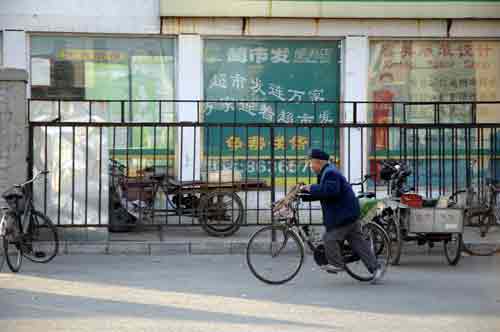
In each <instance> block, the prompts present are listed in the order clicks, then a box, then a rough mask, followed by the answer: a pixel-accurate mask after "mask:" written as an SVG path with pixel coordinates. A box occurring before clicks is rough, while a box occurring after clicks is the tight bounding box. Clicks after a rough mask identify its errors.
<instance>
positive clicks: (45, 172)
mask: <svg viewBox="0 0 500 332" xmlns="http://www.w3.org/2000/svg"><path fill="white" fill-rule="evenodd" d="M49 173H50V172H49V171H47V170H45V171H40V172H38V174H36V175H35V176H34V177H33V178H32V179H31V180H28V181H26V182H24V183H21V184H15V185H14V187H18V188H20V187H24V186H26V185H27V184H30V183H32V182H35V181H36V179H38V177H39V176H40V175H47V174H49Z"/></svg>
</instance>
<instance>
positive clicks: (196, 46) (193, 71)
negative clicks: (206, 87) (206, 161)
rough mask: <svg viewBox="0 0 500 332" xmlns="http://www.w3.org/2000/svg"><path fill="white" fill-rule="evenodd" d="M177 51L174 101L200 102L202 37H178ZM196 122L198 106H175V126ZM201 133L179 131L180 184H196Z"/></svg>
mask: <svg viewBox="0 0 500 332" xmlns="http://www.w3.org/2000/svg"><path fill="white" fill-rule="evenodd" d="M177 47H178V56H177V79H176V82H177V83H176V97H177V99H178V100H192V101H197V100H201V99H203V97H202V95H203V94H202V82H203V78H202V77H203V75H202V72H203V68H202V62H203V61H202V57H203V47H202V40H201V37H200V36H199V35H179V38H178V41H177ZM197 119H198V104H197V103H196V102H190V103H184V102H182V103H177V121H178V122H196V121H197ZM200 133H201V131H200V130H199V129H194V128H193V127H184V128H183V129H182V130H181V129H179V132H178V138H179V140H178V142H177V155H178V156H180V158H179V162H178V169H179V179H180V180H181V181H186V180H198V179H199V177H200V162H201V158H200V156H201V153H200V149H201V144H200V141H201V139H200ZM195 135H196V137H195ZM181 145H182V146H181ZM195 146H196V149H195ZM181 147H182V148H181ZM181 150H182V151H181ZM195 150H196V151H195Z"/></svg>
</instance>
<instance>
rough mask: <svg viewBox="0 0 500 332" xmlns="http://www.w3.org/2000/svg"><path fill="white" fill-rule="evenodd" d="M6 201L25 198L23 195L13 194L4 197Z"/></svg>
mask: <svg viewBox="0 0 500 332" xmlns="http://www.w3.org/2000/svg"><path fill="white" fill-rule="evenodd" d="M2 197H3V198H4V199H6V200H11V199H19V198H23V195H21V194H18V193H12V194H7V195H4V196H2Z"/></svg>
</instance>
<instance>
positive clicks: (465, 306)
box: [0, 255, 500, 332]
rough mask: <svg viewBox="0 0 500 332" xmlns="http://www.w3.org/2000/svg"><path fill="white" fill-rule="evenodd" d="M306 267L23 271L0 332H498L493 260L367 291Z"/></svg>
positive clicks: (106, 265)
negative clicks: (270, 277) (281, 278)
mask: <svg viewBox="0 0 500 332" xmlns="http://www.w3.org/2000/svg"><path fill="white" fill-rule="evenodd" d="M309 258H310V257H309ZM306 262H307V264H306V266H305V268H304V269H303V271H302V272H301V273H300V274H299V276H298V277H297V278H296V279H295V280H293V281H292V282H290V283H288V284H286V285H283V286H268V285H265V284H262V283H261V282H259V281H258V280H256V279H255V278H254V277H253V276H252V275H251V274H250V272H249V271H248V269H247V267H246V265H245V264H244V261H243V256H238V255H231V256H222V255H219V256H203V255H199V256H162V257H154V256H105V255H96V256H94V255H83V256H78V255H75V256H60V257H57V258H56V259H55V261H54V262H52V263H50V264H48V265H36V264H33V263H29V262H25V264H24V265H23V271H22V273H20V274H17V275H14V274H11V273H10V272H9V273H7V272H5V267H4V271H3V273H0V331H9V332H15V331H29V332H35V331H36V332H38V331H72V332H74V331H76V332H80V331H126V332H128V331H133V332H139V331H168V332H170V331H171V332H174V331H175V332H184V331H203V332H205V331H214V332H215V331H217V332H225V331H235V332H236V331H237V332H247V331H248V332H250V331H251V332H260V331H262V332H275V331H276V332H281V331H301V332H304V331H314V332H322V331H363V332H374V331H418V332H423V331H439V332H447V331H450V332H459V331H467V332H472V331H496V332H498V331H500V315H499V313H500V257H499V256H497V257H464V258H463V260H462V261H461V263H460V266H458V267H456V268H454V267H449V266H448V265H446V264H445V262H444V258H443V257H439V256H436V257H433V256H426V257H419V256H417V257H407V258H406V259H405V263H406V264H405V265H403V266H400V267H397V268H395V267H393V268H392V269H391V270H390V271H389V273H388V275H387V277H386V279H385V281H384V283H383V284H381V285H375V286H373V285H367V284H360V283H359V282H357V281H354V280H352V279H350V278H349V277H348V276H347V275H341V276H333V275H330V274H326V273H324V272H320V271H318V270H317V269H315V268H314V267H313V263H312V259H308V260H307V261H306Z"/></svg>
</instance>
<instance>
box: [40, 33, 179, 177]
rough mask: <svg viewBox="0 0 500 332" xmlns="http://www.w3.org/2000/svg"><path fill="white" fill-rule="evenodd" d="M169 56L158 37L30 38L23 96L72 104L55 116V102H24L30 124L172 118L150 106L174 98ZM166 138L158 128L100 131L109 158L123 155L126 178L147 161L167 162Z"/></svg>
mask: <svg viewBox="0 0 500 332" xmlns="http://www.w3.org/2000/svg"><path fill="white" fill-rule="evenodd" d="M174 54H175V44H174V40H173V39H166V38H116V37H73V36H33V37H32V38H31V70H30V72H31V97H32V98H50V99H64V100H73V102H62V103H61V104H60V105H61V111H60V114H59V113H58V107H59V105H58V103H57V102H36V103H32V104H31V109H30V113H31V119H32V120H48V119H54V118H57V117H58V116H60V117H61V119H62V120H64V121H89V118H90V119H91V120H92V121H93V122H103V121H113V122H114V121H122V120H124V121H127V122H167V121H175V114H174V105H173V103H167V102H158V100H172V99H174V70H175V68H174V58H175V57H174ZM90 100H92V101H93V102H92V103H89V102H85V101H90ZM128 100H132V101H136V102H131V103H129V102H128ZM141 100H147V101H141ZM174 135H175V133H174V131H173V130H170V133H168V134H167V129H166V128H157V129H153V128H151V127H145V128H139V127H133V128H116V129H114V130H108V131H107V136H108V140H107V141H108V146H109V154H110V155H111V156H114V157H115V158H116V159H124V158H126V156H127V158H128V164H129V166H130V171H131V172H132V173H134V172H135V170H137V169H138V168H139V166H140V165H141V164H142V166H143V167H145V166H147V165H148V164H149V163H150V162H151V161H152V160H153V159H156V166H158V164H159V163H161V160H160V159H162V158H163V159H169V157H168V156H170V157H173V153H174V152H173V151H174V144H173V141H172V140H173V137H174ZM167 147H169V150H171V151H166V149H167ZM170 159H172V158H170ZM164 162H165V160H164Z"/></svg>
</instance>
